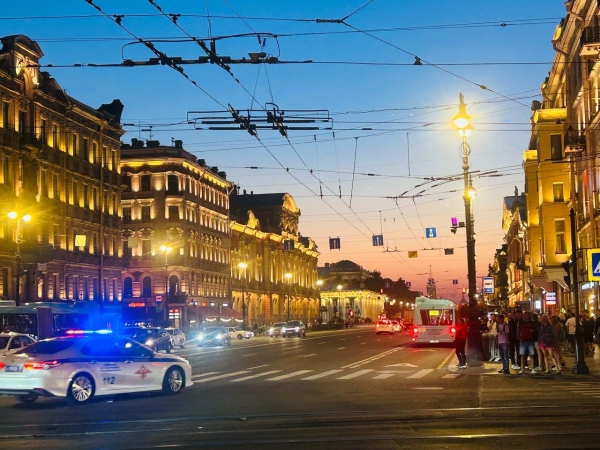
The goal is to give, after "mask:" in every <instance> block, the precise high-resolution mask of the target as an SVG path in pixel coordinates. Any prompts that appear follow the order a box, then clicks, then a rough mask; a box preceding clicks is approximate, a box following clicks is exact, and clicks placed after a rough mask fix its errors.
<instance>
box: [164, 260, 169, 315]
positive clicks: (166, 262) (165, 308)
mask: <svg viewBox="0 0 600 450" xmlns="http://www.w3.org/2000/svg"><path fill="white" fill-rule="evenodd" d="M163 318H164V321H165V322H168V321H169V251H168V250H165V298H164V299H163ZM167 324H168V323H166V325H167Z"/></svg>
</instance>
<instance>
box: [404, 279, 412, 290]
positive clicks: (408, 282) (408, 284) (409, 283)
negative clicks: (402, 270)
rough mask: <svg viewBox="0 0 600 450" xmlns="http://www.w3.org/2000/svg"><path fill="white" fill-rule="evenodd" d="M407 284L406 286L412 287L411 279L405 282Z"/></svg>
mask: <svg viewBox="0 0 600 450" xmlns="http://www.w3.org/2000/svg"><path fill="white" fill-rule="evenodd" d="M404 284H405V285H406V287H407V288H408V289H410V287H411V286H412V283H411V282H410V281H407V282H406V283H404Z"/></svg>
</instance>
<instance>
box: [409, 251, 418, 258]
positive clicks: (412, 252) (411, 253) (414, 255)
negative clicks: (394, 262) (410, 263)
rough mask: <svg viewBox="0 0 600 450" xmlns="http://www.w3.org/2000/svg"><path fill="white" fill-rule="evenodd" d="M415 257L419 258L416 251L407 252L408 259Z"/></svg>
mask: <svg viewBox="0 0 600 450" xmlns="http://www.w3.org/2000/svg"><path fill="white" fill-rule="evenodd" d="M417 256H419V252H417V251H416V250H409V251H408V257H409V258H416V257H417Z"/></svg>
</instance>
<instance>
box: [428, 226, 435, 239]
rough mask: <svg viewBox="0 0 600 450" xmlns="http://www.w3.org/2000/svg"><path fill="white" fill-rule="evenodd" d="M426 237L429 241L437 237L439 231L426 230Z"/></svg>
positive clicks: (433, 229)
mask: <svg viewBox="0 0 600 450" xmlns="http://www.w3.org/2000/svg"><path fill="white" fill-rule="evenodd" d="M425 237H426V238H427V239H430V238H434V237H437V230H436V229H435V227H432V228H425Z"/></svg>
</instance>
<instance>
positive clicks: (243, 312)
mask: <svg viewBox="0 0 600 450" xmlns="http://www.w3.org/2000/svg"><path fill="white" fill-rule="evenodd" d="M238 267H239V268H240V283H241V285H242V327H245V326H246V301H245V299H244V279H245V278H246V268H247V267H248V264H246V263H245V262H240V263H239V264H238ZM242 270H243V271H244V276H243V277H242V274H241V271H242Z"/></svg>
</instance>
